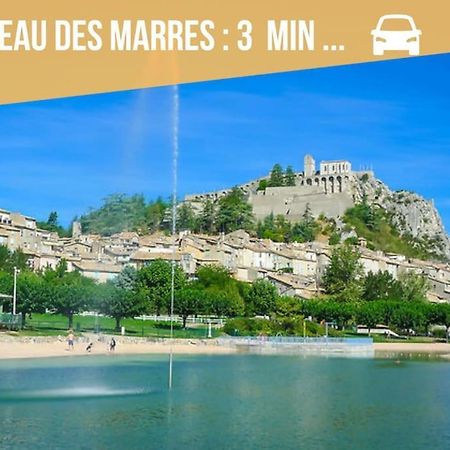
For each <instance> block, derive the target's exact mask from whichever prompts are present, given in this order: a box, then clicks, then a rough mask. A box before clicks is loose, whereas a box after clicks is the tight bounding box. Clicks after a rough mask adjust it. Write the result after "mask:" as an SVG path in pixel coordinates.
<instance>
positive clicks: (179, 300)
mask: <svg viewBox="0 0 450 450" xmlns="http://www.w3.org/2000/svg"><path fill="white" fill-rule="evenodd" d="M204 302H205V293H204V291H203V290H201V289H199V288H196V287H195V285H193V284H190V285H186V286H185V287H183V288H181V289H180V290H179V291H177V294H176V299H175V302H174V310H175V312H176V313H177V314H178V315H179V316H180V317H181V318H182V320H183V328H186V321H187V318H188V317H189V316H191V315H195V314H199V313H200V311H202V309H203V308H204Z"/></svg>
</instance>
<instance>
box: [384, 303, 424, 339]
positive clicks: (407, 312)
mask: <svg viewBox="0 0 450 450" xmlns="http://www.w3.org/2000/svg"><path fill="white" fill-rule="evenodd" d="M392 322H393V324H394V325H395V326H396V327H398V328H400V329H402V330H406V331H407V334H408V335H409V334H410V332H411V330H416V329H417V328H418V327H420V326H421V325H422V324H423V322H424V315H423V312H422V310H421V308H420V306H419V305H417V304H413V303H409V304H408V303H403V304H401V305H400V306H399V307H398V308H397V309H396V310H395V311H394V314H393V316H392Z"/></svg>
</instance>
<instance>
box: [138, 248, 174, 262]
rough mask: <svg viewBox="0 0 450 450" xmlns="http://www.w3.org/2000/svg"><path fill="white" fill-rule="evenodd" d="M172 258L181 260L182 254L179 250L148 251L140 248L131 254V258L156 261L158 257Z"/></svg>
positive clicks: (169, 259)
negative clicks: (174, 251)
mask: <svg viewBox="0 0 450 450" xmlns="http://www.w3.org/2000/svg"><path fill="white" fill-rule="evenodd" d="M172 258H175V260H176V261H179V260H180V259H181V254H180V253H178V252H176V253H175V254H174V253H173V252H146V251H145V250H138V251H137V252H135V253H133V254H132V255H131V256H130V259H131V260H134V261H155V260H157V259H162V260H164V261H171V260H172Z"/></svg>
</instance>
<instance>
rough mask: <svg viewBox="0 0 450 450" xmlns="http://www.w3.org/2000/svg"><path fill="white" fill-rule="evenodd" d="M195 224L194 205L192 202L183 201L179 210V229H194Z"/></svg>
mask: <svg viewBox="0 0 450 450" xmlns="http://www.w3.org/2000/svg"><path fill="white" fill-rule="evenodd" d="M195 224H196V222H195V213H194V209H193V208H192V205H191V204H190V203H182V204H181V205H180V206H179V207H178V211H177V229H178V230H181V231H184V230H191V231H192V230H194V228H195Z"/></svg>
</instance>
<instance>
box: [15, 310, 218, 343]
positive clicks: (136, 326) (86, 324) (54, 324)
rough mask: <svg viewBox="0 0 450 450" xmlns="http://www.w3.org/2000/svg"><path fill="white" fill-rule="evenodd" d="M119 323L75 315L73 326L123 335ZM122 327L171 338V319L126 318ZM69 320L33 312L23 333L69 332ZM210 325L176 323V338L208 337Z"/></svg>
mask: <svg viewBox="0 0 450 450" xmlns="http://www.w3.org/2000/svg"><path fill="white" fill-rule="evenodd" d="M115 326H116V322H115V320H114V319H112V318H109V317H98V319H96V317H94V316H74V318H73V329H74V331H75V332H76V333H78V332H94V331H95V330H98V331H99V332H101V333H107V334H120V332H117V331H116V330H115ZM121 326H123V327H125V334H126V335H127V336H141V337H161V338H164V337H170V323H169V322H155V321H150V320H138V319H123V320H122V322H121ZM67 329H68V319H67V317H64V316H62V315H58V314H32V318H31V319H30V318H28V317H27V321H26V324H25V329H24V330H21V331H20V332H19V334H20V335H25V336H55V335H60V334H65V333H67ZM212 335H213V337H217V336H218V335H220V331H218V330H216V329H214V328H213V329H212ZM207 336H208V328H207V326H204V325H201V326H200V325H199V326H196V327H191V328H186V329H183V328H182V327H181V325H180V324H174V337H175V338H206V337H207Z"/></svg>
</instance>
